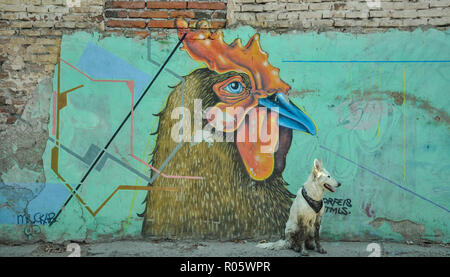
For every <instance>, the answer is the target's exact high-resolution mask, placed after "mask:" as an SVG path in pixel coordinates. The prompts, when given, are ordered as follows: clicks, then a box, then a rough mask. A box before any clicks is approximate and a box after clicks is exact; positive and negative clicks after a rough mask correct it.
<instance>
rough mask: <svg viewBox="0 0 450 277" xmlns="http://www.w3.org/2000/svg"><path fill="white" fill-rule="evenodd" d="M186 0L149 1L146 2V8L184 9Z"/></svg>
mask: <svg viewBox="0 0 450 277" xmlns="http://www.w3.org/2000/svg"><path fill="white" fill-rule="evenodd" d="M186 7H187V4H186V2H170V1H169V2H159V1H149V2H147V8H149V9H186Z"/></svg>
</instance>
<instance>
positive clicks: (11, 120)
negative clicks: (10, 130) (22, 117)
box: [6, 116, 17, 124]
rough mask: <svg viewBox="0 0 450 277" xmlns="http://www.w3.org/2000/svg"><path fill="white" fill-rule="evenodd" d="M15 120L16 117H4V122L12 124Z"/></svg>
mask: <svg viewBox="0 0 450 277" xmlns="http://www.w3.org/2000/svg"><path fill="white" fill-rule="evenodd" d="M16 120H17V117H13V116H10V117H8V119H6V124H13V123H14V122H16Z"/></svg>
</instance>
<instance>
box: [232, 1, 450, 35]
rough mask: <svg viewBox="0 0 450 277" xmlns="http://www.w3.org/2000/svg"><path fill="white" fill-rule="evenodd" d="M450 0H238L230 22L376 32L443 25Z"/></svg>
mask: <svg viewBox="0 0 450 277" xmlns="http://www.w3.org/2000/svg"><path fill="white" fill-rule="evenodd" d="M449 5H450V1H447V0H438V1H430V0H415V1H409V0H395V1H382V0H369V1H329V0H235V1H230V2H229V4H228V10H229V14H228V18H229V25H230V26H231V25H235V24H239V23H240V24H244V25H250V26H254V27H263V28H275V29H292V28H293V27H294V28H297V29H302V30H311V29H314V30H339V31H347V32H348V31H350V32H355V31H359V32H374V31H382V30H386V29H389V28H396V29H400V30H402V29H412V28H417V27H434V28H441V27H444V28H445V27H446V26H448V25H449V24H450V8H449Z"/></svg>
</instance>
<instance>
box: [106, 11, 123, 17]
mask: <svg viewBox="0 0 450 277" xmlns="http://www.w3.org/2000/svg"><path fill="white" fill-rule="evenodd" d="M127 15H128V13H127V12H126V11H109V10H107V11H105V16H106V17H116V18H117V17H118V18H123V17H127Z"/></svg>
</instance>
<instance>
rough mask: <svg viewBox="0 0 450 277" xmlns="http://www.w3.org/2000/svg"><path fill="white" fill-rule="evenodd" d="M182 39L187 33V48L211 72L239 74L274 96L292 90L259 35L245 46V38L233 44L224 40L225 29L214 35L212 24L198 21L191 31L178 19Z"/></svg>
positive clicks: (182, 20) (256, 87)
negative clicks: (262, 47) (264, 49)
mask: <svg viewBox="0 0 450 277" xmlns="http://www.w3.org/2000/svg"><path fill="white" fill-rule="evenodd" d="M176 26H177V29H178V36H179V37H180V38H181V37H182V36H183V35H184V34H186V37H185V38H184V40H183V47H182V48H181V49H183V50H186V51H187V52H188V54H189V56H191V58H193V59H194V60H196V61H200V62H204V63H205V64H206V65H207V66H208V68H209V69H210V70H214V71H216V72H217V73H226V72H230V71H236V72H239V73H245V74H247V75H248V76H249V78H250V81H251V84H252V87H253V89H254V90H264V91H266V92H268V93H270V94H272V93H275V92H285V93H287V92H288V91H289V90H290V88H291V87H290V86H289V85H288V84H286V83H285V82H284V81H283V80H281V79H280V76H279V72H280V70H279V69H278V68H276V67H274V66H272V65H271V64H270V63H269V61H268V57H269V56H268V54H267V53H265V52H264V51H263V50H262V49H261V46H260V44H259V34H258V33H256V34H254V35H253V36H252V37H251V38H250V40H249V41H248V43H247V45H245V46H242V41H241V39H239V38H237V39H235V40H234V41H233V42H232V43H231V44H227V43H225V42H224V40H223V33H222V31H221V30H217V31H216V32H213V33H211V31H210V28H211V27H210V24H209V22H207V21H205V20H200V21H198V22H196V28H195V29H191V28H189V27H192V26H189V25H188V23H187V22H186V21H185V20H184V19H182V18H178V19H177V21H176Z"/></svg>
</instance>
